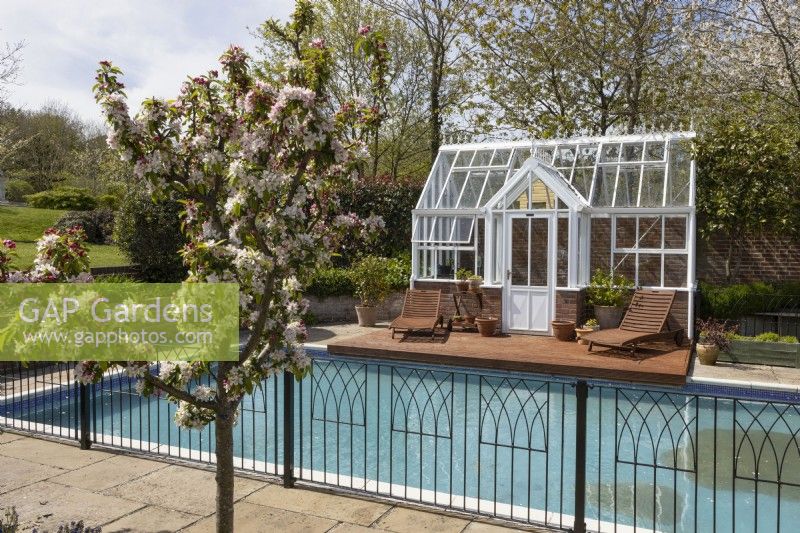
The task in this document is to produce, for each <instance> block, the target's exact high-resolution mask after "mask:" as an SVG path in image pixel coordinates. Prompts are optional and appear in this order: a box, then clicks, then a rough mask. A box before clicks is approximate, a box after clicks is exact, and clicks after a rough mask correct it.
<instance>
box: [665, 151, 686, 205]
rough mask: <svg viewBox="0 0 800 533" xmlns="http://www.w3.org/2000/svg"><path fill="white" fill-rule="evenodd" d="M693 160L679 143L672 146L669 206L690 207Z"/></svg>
mask: <svg viewBox="0 0 800 533" xmlns="http://www.w3.org/2000/svg"><path fill="white" fill-rule="evenodd" d="M690 166H691V158H690V156H689V155H688V154H687V153H686V151H685V150H684V149H683V147H682V146H681V144H680V143H679V142H675V143H672V144H671V145H670V157H669V177H668V178H669V184H668V187H667V206H683V205H689V171H690Z"/></svg>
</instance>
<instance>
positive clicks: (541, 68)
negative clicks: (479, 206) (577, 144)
mask: <svg viewBox="0 0 800 533" xmlns="http://www.w3.org/2000/svg"><path fill="white" fill-rule="evenodd" d="M464 20H465V21H466V23H465V31H466V32H467V33H468V34H469V35H470V38H471V40H472V41H473V42H474V43H475V49H474V50H475V52H474V53H473V54H471V55H470V57H469V61H470V64H471V68H473V69H474V70H475V71H477V72H478V73H479V76H478V79H479V80H480V81H481V83H482V85H484V86H485V87H486V89H485V91H486V92H485V96H486V98H485V99H481V100H478V101H477V102H476V105H477V107H478V109H479V112H478V114H477V120H478V122H479V126H481V127H482V129H484V130H491V129H494V128H496V127H497V123H496V122H499V123H500V125H501V126H505V127H508V128H511V129H512V130H525V131H528V132H530V133H531V134H533V135H536V136H540V137H552V136H569V135H574V134H577V133H580V132H589V133H594V134H605V133H607V132H608V131H609V130H610V129H611V128H616V129H618V130H624V131H628V132H633V131H635V130H636V129H637V128H639V127H642V126H643V125H645V124H648V125H652V124H658V125H661V126H662V127H667V125H668V124H669V123H670V122H673V121H677V120H685V121H686V122H687V123H688V122H689V110H690V109H691V108H690V106H689V102H690V95H691V93H692V90H691V84H692V82H693V80H694V78H693V71H692V64H693V55H692V54H691V51H690V50H689V49H688V48H687V47H686V46H684V44H683V41H682V37H681V36H682V32H680V31H679V29H680V28H681V27H682V25H684V24H685V23H686V17H685V16H684V11H683V8H682V6H681V5H680V3H679V2H653V1H652V0H614V1H611V2H607V1H600V0H597V1H595V0H588V1H584V0H567V1H557V0H535V1H533V2H522V1H519V0H491V1H489V2H480V3H475V4H474V5H473V6H472V10H471V12H470V15H469V16H467V17H464ZM495 117H497V118H495ZM495 121H496V122H495Z"/></svg>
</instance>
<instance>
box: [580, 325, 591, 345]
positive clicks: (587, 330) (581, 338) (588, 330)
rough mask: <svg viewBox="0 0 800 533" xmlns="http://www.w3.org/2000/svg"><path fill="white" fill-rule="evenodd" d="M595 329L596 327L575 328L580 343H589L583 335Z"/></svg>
mask: <svg viewBox="0 0 800 533" xmlns="http://www.w3.org/2000/svg"><path fill="white" fill-rule="evenodd" d="M593 331H595V328H575V336H576V337H577V338H578V344H587V345H588V344H589V341H588V340H586V339H584V338H583V336H584V335H585V334H587V333H591V332H593Z"/></svg>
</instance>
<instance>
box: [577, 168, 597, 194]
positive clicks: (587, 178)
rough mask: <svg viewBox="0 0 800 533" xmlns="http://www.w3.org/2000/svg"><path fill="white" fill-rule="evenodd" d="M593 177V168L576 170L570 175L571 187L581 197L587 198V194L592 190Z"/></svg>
mask: <svg viewBox="0 0 800 533" xmlns="http://www.w3.org/2000/svg"><path fill="white" fill-rule="evenodd" d="M593 176H594V168H576V169H575V172H574V173H573V174H572V185H573V187H575V188H576V189H578V192H579V193H581V196H583V197H584V198H589V192H590V191H591V190H592V177H593Z"/></svg>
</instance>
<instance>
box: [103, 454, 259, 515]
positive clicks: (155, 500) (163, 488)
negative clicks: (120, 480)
mask: <svg viewBox="0 0 800 533" xmlns="http://www.w3.org/2000/svg"><path fill="white" fill-rule="evenodd" d="M264 485H266V483H265V482H263V481H254V480H252V479H247V478H237V479H236V483H235V485H234V492H233V495H234V498H235V499H236V500H238V499H240V498H244V497H245V496H247V495H248V494H250V493H251V492H254V491H255V490H257V489H260V488H261V487H263V486H264ZM176 487H179V488H180V490H176ZM216 491H217V488H216V482H215V481H214V473H213V472H210V471H206V470H198V469H196V468H189V467H186V466H178V465H169V466H167V467H166V468H161V469H159V470H156V471H155V472H151V473H149V474H147V475H145V476H142V477H140V478H137V479H134V480H133V481H131V482H129V483H125V484H123V485H119V486H117V487H113V488H110V489H107V490H104V491H103V492H102V493H103V494H108V495H110V496H116V497H119V498H126V499H128V500H133V501H137V502H142V503H145V504H148V505H160V506H162V507H166V508H168V509H172V510H174V511H181V512H184V513H197V511H198V509H202V510H206V511H207V513H206V514H211V513H213V512H214V501H215V498H216Z"/></svg>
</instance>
